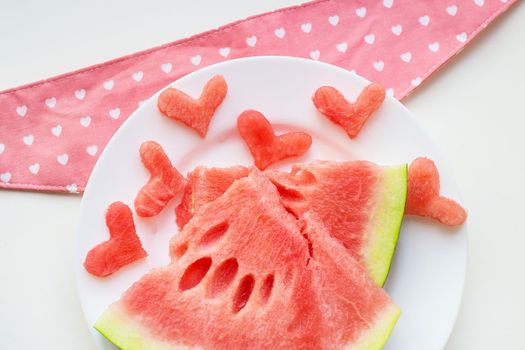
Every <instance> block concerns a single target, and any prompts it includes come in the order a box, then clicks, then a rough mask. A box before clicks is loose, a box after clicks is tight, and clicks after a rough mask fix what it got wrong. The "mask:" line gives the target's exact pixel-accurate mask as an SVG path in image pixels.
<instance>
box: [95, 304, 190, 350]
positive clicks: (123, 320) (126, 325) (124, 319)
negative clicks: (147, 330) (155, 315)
mask: <svg viewBox="0 0 525 350" xmlns="http://www.w3.org/2000/svg"><path fill="white" fill-rule="evenodd" d="M93 327H94V328H95V329H96V330H97V331H99V332H100V334H102V335H103V336H104V337H105V338H106V339H107V340H109V341H110V342H112V343H113V344H114V345H116V346H117V347H119V348H120V349H125V350H171V349H173V345H169V344H167V343H164V342H161V341H158V340H155V339H153V337H151V336H148V335H147V334H143V333H144V329H143V328H141V327H140V326H138V325H134V324H133V322H132V320H131V319H130V317H129V316H128V315H126V313H124V312H122V311H120V310H119V307H118V306H116V305H112V306H110V307H109V308H108V309H107V310H106V311H104V313H103V314H102V315H101V316H100V318H99V319H98V320H97V322H96V323H95V324H94V325H93ZM179 349H180V350H183V349H184V350H185V349H188V350H189V349H191V348H188V347H182V346H181V347H180V348H179Z"/></svg>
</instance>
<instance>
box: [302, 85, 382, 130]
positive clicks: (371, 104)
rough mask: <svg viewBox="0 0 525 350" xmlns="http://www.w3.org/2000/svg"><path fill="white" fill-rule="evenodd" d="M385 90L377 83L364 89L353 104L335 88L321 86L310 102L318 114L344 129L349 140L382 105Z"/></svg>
mask: <svg viewBox="0 0 525 350" xmlns="http://www.w3.org/2000/svg"><path fill="white" fill-rule="evenodd" d="M384 100H385V88H384V87H383V86H382V85H381V84H379V83H372V84H370V85H368V86H367V87H365V88H364V89H363V91H362V92H361V93H360V94H359V96H358V97H357V100H356V101H355V102H354V103H350V102H348V101H347V100H346V98H345V97H344V96H343V94H341V93H340V92H339V91H338V90H337V89H336V88H334V87H331V86H322V87H320V88H319V89H317V90H316V91H315V93H314V96H313V97H312V101H313V103H314V105H315V107H316V108H317V110H318V111H319V112H321V113H322V114H323V115H325V116H326V117H328V118H329V119H330V120H331V121H332V122H334V123H336V124H338V125H340V126H341V127H342V128H343V129H345V131H346V133H347V134H348V136H350V138H355V137H356V136H357V135H358V134H359V132H360V131H361V128H362V127H363V125H364V124H365V123H366V121H367V120H368V119H369V118H370V116H371V115H372V114H373V113H374V112H375V111H376V110H377V109H379V107H381V105H382V104H383V101H384Z"/></svg>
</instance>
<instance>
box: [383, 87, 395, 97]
mask: <svg viewBox="0 0 525 350" xmlns="http://www.w3.org/2000/svg"><path fill="white" fill-rule="evenodd" d="M385 91H386V94H387V95H388V96H391V97H394V89H392V88H388V89H386V90H385Z"/></svg>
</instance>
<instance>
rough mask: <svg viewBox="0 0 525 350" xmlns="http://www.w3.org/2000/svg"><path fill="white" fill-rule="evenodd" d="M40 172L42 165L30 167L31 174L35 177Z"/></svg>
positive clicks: (36, 164)
mask: <svg viewBox="0 0 525 350" xmlns="http://www.w3.org/2000/svg"><path fill="white" fill-rule="evenodd" d="M39 170H40V164H38V163H35V164H31V165H30V166H29V172H30V173H31V174H33V175H36V174H38V171H39Z"/></svg>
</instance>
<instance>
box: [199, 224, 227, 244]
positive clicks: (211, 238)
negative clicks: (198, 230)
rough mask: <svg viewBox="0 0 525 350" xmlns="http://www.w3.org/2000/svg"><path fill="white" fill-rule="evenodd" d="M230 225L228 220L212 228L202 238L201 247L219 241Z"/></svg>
mask: <svg viewBox="0 0 525 350" xmlns="http://www.w3.org/2000/svg"><path fill="white" fill-rule="evenodd" d="M229 226H230V225H228V223H227V222H223V223H220V224H218V225H215V226H213V227H212V228H210V229H209V230H208V231H207V232H206V233H205V234H204V235H203V236H202V238H201V240H200V245H201V247H204V246H207V245H210V244H212V243H214V242H216V241H218V240H219V239H220V238H221V237H222V236H224V234H225V233H226V231H228V228H229Z"/></svg>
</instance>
